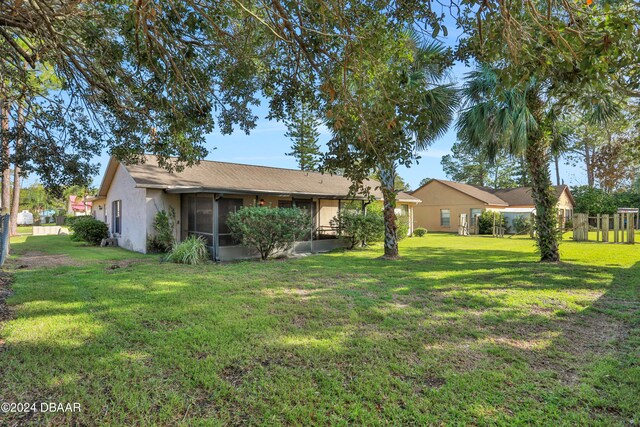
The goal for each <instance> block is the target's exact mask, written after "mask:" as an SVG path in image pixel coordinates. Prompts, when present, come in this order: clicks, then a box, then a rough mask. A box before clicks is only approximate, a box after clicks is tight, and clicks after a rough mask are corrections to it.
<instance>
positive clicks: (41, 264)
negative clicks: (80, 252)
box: [12, 251, 81, 268]
mask: <svg viewBox="0 0 640 427" xmlns="http://www.w3.org/2000/svg"><path fill="white" fill-rule="evenodd" d="M12 264H13V266H14V267H15V268H55V267H66V266H79V265H81V264H80V263H79V262H78V261H76V260H74V259H72V258H71V257H69V256H68V255H65V254H47V253H44V252H39V251H28V252H25V253H23V254H21V255H19V256H18V258H17V259H16V260H15V261H13V262H12Z"/></svg>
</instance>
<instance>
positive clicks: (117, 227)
mask: <svg viewBox="0 0 640 427" xmlns="http://www.w3.org/2000/svg"><path fill="white" fill-rule="evenodd" d="M111 215H113V221H111V233H113V234H114V235H120V233H122V200H114V201H113V203H111Z"/></svg>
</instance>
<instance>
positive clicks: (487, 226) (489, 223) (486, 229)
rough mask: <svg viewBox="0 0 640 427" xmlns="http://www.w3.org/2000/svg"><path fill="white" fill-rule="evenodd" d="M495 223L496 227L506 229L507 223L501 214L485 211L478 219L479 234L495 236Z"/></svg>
mask: <svg viewBox="0 0 640 427" xmlns="http://www.w3.org/2000/svg"><path fill="white" fill-rule="evenodd" d="M494 221H495V225H496V226H500V225H502V226H503V227H506V225H507V223H506V221H505V219H504V217H503V216H502V215H500V213H499V212H494V211H484V212H482V214H480V216H479V217H478V233H479V234H493V224H494Z"/></svg>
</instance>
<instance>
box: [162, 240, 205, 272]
mask: <svg viewBox="0 0 640 427" xmlns="http://www.w3.org/2000/svg"><path fill="white" fill-rule="evenodd" d="M208 256H209V250H208V249H207V244H206V242H205V240H204V239H203V238H202V237H199V236H189V237H187V238H186V239H185V240H184V241H182V242H180V243H178V244H176V245H174V246H173V249H171V252H169V255H168V256H167V261H171V262H175V263H176V264H189V265H198V264H204V263H205V262H207V259H208Z"/></svg>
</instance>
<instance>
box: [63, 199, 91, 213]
mask: <svg viewBox="0 0 640 427" xmlns="http://www.w3.org/2000/svg"><path fill="white" fill-rule="evenodd" d="M91 205H92V202H91V201H90V200H89V198H88V197H87V198H83V197H80V196H69V200H68V202H67V214H69V215H75V216H83V215H89V213H90V212H91V211H92V209H91Z"/></svg>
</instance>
